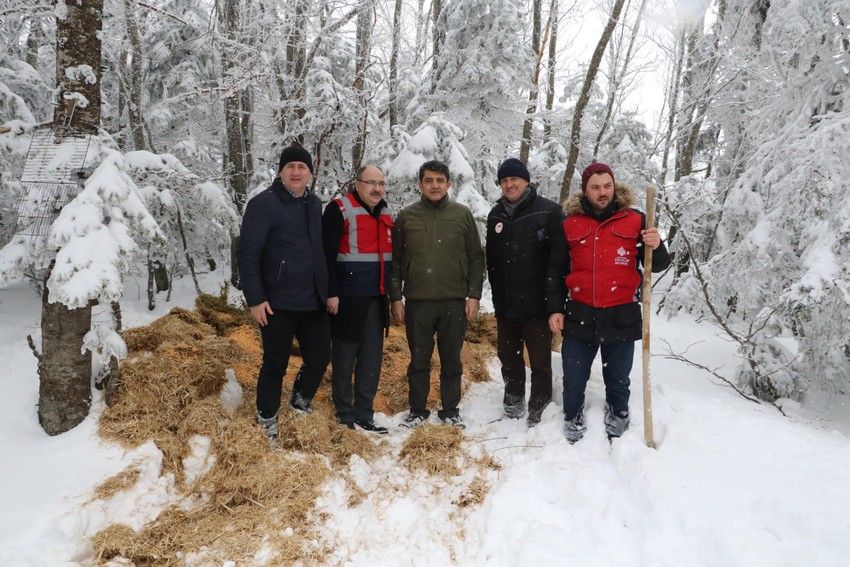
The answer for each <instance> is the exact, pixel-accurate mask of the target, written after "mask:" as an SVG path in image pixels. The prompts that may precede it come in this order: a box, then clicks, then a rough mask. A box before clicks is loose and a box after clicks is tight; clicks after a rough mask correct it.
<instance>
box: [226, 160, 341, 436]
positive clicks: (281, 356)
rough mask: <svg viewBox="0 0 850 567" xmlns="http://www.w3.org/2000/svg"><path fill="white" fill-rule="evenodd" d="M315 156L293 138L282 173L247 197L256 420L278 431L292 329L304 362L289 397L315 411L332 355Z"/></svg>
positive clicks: (246, 285) (241, 255)
mask: <svg viewBox="0 0 850 567" xmlns="http://www.w3.org/2000/svg"><path fill="white" fill-rule="evenodd" d="M312 180H313V159H312V157H311V156H310V154H309V152H307V150H305V149H304V148H301V147H297V146H292V147H289V148H286V149H285V150H283V152H281V154H280V163H279V167H278V178H276V179H275V180H274V182H273V183H272V185H271V186H270V187H269V188H268V189H266V190H265V191H263V192H262V193H259V194H258V195H256V196H255V197H254V198H253V199H251V200H250V201H248V204H247V206H246V207H245V216H244V217H243V219H242V230H241V233H240V235H239V249H238V251H237V262H238V265H239V275H240V278H241V281H242V291H243V293H244V294H245V301H246V302H247V303H248V306H249V307H250V309H251V315H252V316H253V317H254V320H255V321H257V323H259V325H260V334H261V335H262V340H263V364H262V366H261V367H260V375H259V379H258V380H257V422H258V423H259V424H260V425H261V426H262V427H263V429H264V430H265V433H266V435H267V436H268V437H269V439H271V440H274V439H275V438H276V437H277V433H278V427H277V417H278V411H279V410H280V398H281V391H282V384H283V376H284V374H286V368H287V365H288V364H289V354H290V351H291V350H292V339H293V337H297V338H298V344H299V346H300V348H301V357H302V358H303V359H304V363H303V365H302V366H301V370H300V371H299V372H298V375H297V376H296V378H295V383H294V384H293V386H292V395H291V397H290V400H289V405H290V407H291V408H292V409H294V410H296V411H299V412H307V413H309V412H310V402H311V401H312V400H313V396H315V395H316V391H317V390H318V388H319V383H320V382H321V380H322V376H323V375H324V373H325V370H326V369H327V366H328V362H329V360H330V326H329V322H328V314H327V307H326V302H327V299H328V269H327V264H326V263H325V254H324V249H323V247H322V202H321V200H320V199H319V198H318V197H317V196H316V195H315V194H314V193H313V192H312V191H311V190H310V182H311V181H312Z"/></svg>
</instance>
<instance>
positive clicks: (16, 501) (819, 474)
mask: <svg viewBox="0 0 850 567" xmlns="http://www.w3.org/2000/svg"><path fill="white" fill-rule="evenodd" d="M223 278H224V276H223V275H222V274H208V275H206V276H205V277H204V278H202V287H203V288H204V289H205V290H206V291H208V292H215V291H216V290H217V289H218V286H219V283H220V282H221V281H222V279H223ZM177 283H178V290H177V292H176V293H175V296H174V297H175V300H174V301H172V302H171V303H169V304H166V303H165V301H164V295H162V294H160V296H159V298H158V300H159V303H158V306H157V309H156V311H154V312H152V313H150V312H148V311H147V310H146V309H144V304H145V298H144V290H143V289H141V288H140V287H138V285H137V284H135V283H132V282H131V284H130V286H129V287H128V289H127V290H125V299H126V300H125V301H124V302H123V309H124V324H125V327H130V326H134V325H139V324H144V323H147V322H149V321H150V320H152V319H153V318H155V317H158V316H160V315H162V314H164V313H165V312H167V311H168V310H169V309H170V308H171V307H173V306H175V305H191V303H192V301H193V293H192V284H191V280H188V278H187V279H184V280H182V281H179V282H177ZM39 309H40V307H39V298H38V297H37V296H36V294H35V293H33V292H32V290H30V289H29V288H28V287H27V285H26V284H24V283H19V284H15V285H12V286H9V287H6V288H3V289H0V345H2V352H3V356H2V358H1V359H0V447H2V449H0V450H2V453H3V459H2V460H3V464H2V468H0V470H1V471H2V472H0V507H1V508H2V512H0V565H4V566H5V565H14V566H36V565H45V566H48V565H49V566H51V567H52V566H57V565H78V564H85V561H86V560H87V559H90V557H91V556H90V553H91V549H90V547H89V546H88V544H87V543H86V540H85V537H86V536H87V535H92V534H94V533H96V532H97V531H98V530H100V529H102V528H103V527H105V526H106V525H108V524H109V523H112V522H119V521H120V522H124V523H130V524H131V525H136V526H138V525H141V523H142V522H143V521H145V520H146V519H149V518H152V517H154V516H155V514H156V513H157V511H158V510H160V509H161V508H162V507H163V506H164V505H165V504H166V503H167V502H168V500H169V499H170V498H172V497H173V493H172V490H173V487H172V486H170V485H169V483H168V482H167V480H166V479H163V478H162V477H160V476H159V468H158V464H157V459H156V457H157V453H158V451H157V450H156V449H155V447H153V446H152V444H148V445H145V446H143V447H141V448H140V449H138V450H135V451H132V452H125V451H123V450H122V449H120V448H118V447H116V446H114V445H110V444H108V443H105V442H102V441H100V440H99V439H98V438H97V436H96V420H97V417H98V414H99V413H100V411H101V410H102V401H101V400H100V399H99V398H97V397H96V398H95V403H94V406H93V410H92V412H91V415H90V416H89V417H88V419H86V420H85V421H84V422H83V423H82V424H81V425H80V426H78V427H77V428H75V429H74V430H72V431H70V432H68V433H65V434H63V435H60V436H57V437H54V438H51V437H48V436H47V435H46V434H44V433H43V431H42V430H41V428H40V427H39V425H38V422H37V417H36V408H35V404H36V402H37V399H38V379H37V376H36V360H35V358H34V357H33V355H32V354H31V353H30V352H29V349H28V347H27V344H26V340H25V338H26V335H27V334H30V333H31V334H33V337H34V338H35V339H36V344H38V342H39V329H38V326H39V317H40V313H39ZM665 341H666V342H668V343H669V344H670V346H671V347H672V348H673V349H674V350H675V351H677V352H684V351H687V356H688V357H689V358H690V359H692V360H694V361H696V362H699V363H700V364H704V365H706V366H709V367H712V368H718V372H719V373H720V374H722V375H724V376H727V377H731V376H732V375H733V372H734V369H735V367H736V365H737V361H736V358H735V352H734V347H733V346H732V345H730V344H729V343H728V342H727V341H724V340H722V338H720V337H719V336H718V335H717V334H716V331H715V329H714V328H713V327H711V326H710V325H709V324H707V323H705V322H699V323H698V322H695V321H694V320H693V319H691V318H689V317H687V316H679V317H677V318H675V319H673V320H670V321H666V320H664V319H662V318H660V317H655V318H654V319H653V345H652V347H653V348H652V350H653V353H654V357H653V360H652V374H651V376H652V382H653V415H654V429H655V439H656V444H657V448H656V449H654V450H653V449H649V448H647V447H646V446H645V445H644V442H643V412H642V394H641V387H640V380H641V374H640V372H641V366H640V349H639V346H638V352H637V353H636V358H635V369H634V371H633V373H632V378H633V383H632V401H631V410H632V416H633V418H632V427H631V429H630V430H629V431H628V432H627V434H626V435H625V436H624V437H623V438H622V439H620V440H618V441H615V443H614V445H613V447H609V444H608V442H607V440H606V438H605V434H604V428H603V425H602V405H603V400H604V391H603V388H602V384H601V377H600V374H599V370H600V368H599V366H598V361H597V366H595V367H594V372H593V377H592V379H591V383H590V385H589V388H588V410H587V417H588V432H587V435H586V436H585V438H584V439H583V440H582V441H581V442H579V443H578V444H576V445H574V446H571V445H569V444H567V443H566V441H565V440H564V438H563V436H562V433H561V423H562V418H563V415H562V412H561V401H560V385H561V372H560V356H559V355H558V354H557V353H553V365H554V369H555V374H556V378H555V394H556V395H555V401H556V403H554V404H552V405H551V406H550V407H549V408H547V410H546V412H545V413H544V417H543V421H542V423H541V424H540V425H539V426H538V427H536V428H534V429H531V430H529V429H528V428H527V427H526V425H525V422H524V421H523V420H519V421H516V420H499V417H500V414H501V395H502V386H501V384H500V380H499V378H498V376H499V374H498V363H497V362H496V361H493V363H492V364H491V374H492V375H493V376H494V380H493V381H492V382H489V383H482V384H474V385H473V386H472V387H471V388H470V390H469V392H468V394H467V395H466V397H465V399H464V400H463V403H462V406H461V412H462V415H463V416H464V419H465V421H466V422H467V429H466V430H465V432H464V435H465V437H466V438H467V439H468V440H469V443H470V444H473V445H479V446H482V447H483V448H486V449H487V450H488V451H489V452H490V453H491V454H492V455H493V456H494V457H496V458H497V459H498V460H499V462H500V463H501V464H502V465H503V468H502V470H501V471H499V472H498V473H495V472H494V473H492V477H491V479H490V480H491V483H492V487H491V491H490V493H489V495H488V496H487V498H486V499H485V501H484V502H483V503H482V504H481V505H479V506H477V507H474V508H472V509H463V510H460V509H458V508H457V507H456V506H455V505H454V504H452V500H453V497H456V494H454V493H453V491H454V490H456V485H453V484H452V483H443V482H441V481H431V482H428V481H427V479H425V478H424V477H423V476H421V475H414V474H412V473H410V472H409V471H408V470H407V469H406V468H404V467H401V466H399V465H398V462H397V461H396V460H394V459H391V458H382V459H380V460H378V461H377V462H375V463H372V464H371V465H370V464H368V463H366V462H365V461H363V460H361V459H359V458H357V457H355V458H353V459H352V461H351V464H350V470H351V476H352V477H353V478H354V479H355V481H356V482H357V484H358V485H359V486H360V488H362V489H363V490H365V492H366V493H367V496H366V497H365V498H364V499H363V500H362V501H361V502H360V503H359V504H358V505H357V506H356V507H354V508H349V507H348V504H347V503H348V495H347V494H346V493H345V488H344V484H343V483H342V482H340V481H331V482H329V483H328V485H327V486H326V490H325V492H324V494H323V496H322V497H321V498H320V500H319V501H318V503H317V512H319V513H323V514H326V515H327V517H326V520H325V522H324V524H323V525H322V526H321V527H320V529H319V533H320V534H321V538H322V539H323V540H325V541H334V542H335V550H334V552H333V553H332V555H331V556H330V557H329V558H328V564H333V565H358V566H367V565H368V566H374V565H387V566H394V565H405V566H407V565H416V566H444V565H488V566H520V565H523V566H524V565H583V566H597V565H598V566H604V565H612V566H617V567H623V566H631V565H635V566H637V565H641V566H664V565H671V566H674V565H675V566H677V567H680V566H715V565H716V566H730V565H746V566H765V567H768V566H770V567H775V566H801V567H802V566H807V567H808V566H836V567H838V566H843V565H847V564H848V561H850V441H848V438H847V436H846V435H847V432H848V430H850V427H848V425H850V418H848V411H847V403H846V401H847V398H846V396H841V395H836V396H832V397H828V396H824V395H818V396H812V401H810V402H808V403H806V404H804V405H803V406H800V405H799V404H795V403H786V404H785V405H784V408H785V411H786V413H788V414H789V417H785V416H783V415H782V414H781V413H780V412H779V411H778V410H777V409H776V408H774V407H771V406H769V405H763V404H762V405H759V404H755V403H752V402H750V401H748V400H745V399H744V398H742V397H741V396H739V395H738V394H737V393H735V392H734V391H732V390H731V389H730V388H729V387H728V386H726V385H724V384H722V383H720V382H719V381H717V380H716V379H715V378H713V377H711V376H710V375H709V374H707V373H705V372H703V371H700V370H698V369H696V368H694V367H693V366H689V365H686V364H684V363H681V362H677V361H674V360H670V359H667V358H664V356H663V353H664V344H663V343H664V342H665ZM252 402H253V400H246V403H252ZM402 417H403V414H400V415H396V416H383V415H379V416H378V420H379V421H382V422H383V423H385V424H386V425H389V426H390V428H391V434H390V435H389V436H388V437H389V442H390V443H392V444H394V445H395V446H398V447H400V446H401V444H402V443H403V441H404V439H405V437H406V435H408V433H407V432H406V430H404V429H403V428H399V427H396V426H395V425H396V424H397V423H398V422H399V421H400V420H401V419H402ZM432 419H433V418H432ZM842 432H843V433H842ZM199 443H200V445H201V446H199V451H200V452H201V453H202V452H203V447H202V445H203V441H202V440H199ZM133 461H136V462H141V463H144V467H143V474H142V476H141V479H140V481H139V483H138V484H137V485H136V488H135V489H134V490H131V491H129V492H127V493H124V494H122V495H119V496H116V497H115V498H113V499H112V500H111V501H110V502H108V503H103V502H96V503H91V502H90V490H91V489H92V488H93V487H94V486H95V485H97V484H98V483H100V482H102V481H103V480H105V479H106V478H108V477H109V476H111V475H112V474H114V473H116V472H118V471H120V470H121V469H123V468H124V467H126V466H127V465H128V464H129V463H130V462H133ZM463 474H473V473H472V472H471V471H469V472H465V473H463ZM257 560H258V564H259V563H260V562H261V561H262V555H258V558H257ZM186 563H187V564H193V565H207V564H215V565H221V564H222V562H221V560H214V558H212V557H205V556H204V555H203V554H199V555H195V556H189V557H187V559H186ZM225 564H227V563H225Z"/></svg>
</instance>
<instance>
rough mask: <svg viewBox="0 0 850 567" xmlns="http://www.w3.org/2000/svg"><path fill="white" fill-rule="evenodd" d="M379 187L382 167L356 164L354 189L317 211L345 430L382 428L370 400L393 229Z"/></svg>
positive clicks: (385, 322)
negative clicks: (320, 212)
mask: <svg viewBox="0 0 850 567" xmlns="http://www.w3.org/2000/svg"><path fill="white" fill-rule="evenodd" d="M385 188H386V183H385V181H384V174H383V172H381V170H380V169H379V168H378V167H377V166H374V165H365V166H363V167H361V168H360V169H359V170H357V173H356V175H355V179H354V188H353V190H352V191H351V192H349V193H347V194H346V195H344V196H342V197H340V198H339V199H334V200H333V201H331V202H330V203H328V206H327V207H325V213H324V215H323V216H322V239H323V241H324V244H325V258H326V259H327V263H328V273H329V277H330V285H329V292H328V301H327V306H328V312H329V313H330V314H331V351H332V354H331V365H332V366H333V370H332V373H331V384H332V386H333V401H334V406H335V407H336V417H337V419H338V420H339V422H340V423H342V424H343V425H345V426H347V427H349V428H350V429H354V428H355V426H357V427H359V428H361V429H364V430H366V431H372V432H375V433H380V434H384V433H387V429H386V428H385V427H383V426H381V425H378V424H376V423H375V421H374V410H373V402H374V400H375V393H376V392H377V391H378V379H379V377H380V374H381V361H382V357H383V350H384V333H385V331H386V330H387V329H389V304H388V302H387V293H388V292H389V282H390V274H391V271H392V229H393V221H392V218H391V216H390V211H389V208H388V207H387V203H386V201H384V190H385ZM352 373H353V374H354V388H353V389H352V384H351V377H352Z"/></svg>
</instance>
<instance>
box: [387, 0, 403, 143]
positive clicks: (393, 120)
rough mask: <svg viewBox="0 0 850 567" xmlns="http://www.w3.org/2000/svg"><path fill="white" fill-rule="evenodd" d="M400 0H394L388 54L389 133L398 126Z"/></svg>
mask: <svg viewBox="0 0 850 567" xmlns="http://www.w3.org/2000/svg"><path fill="white" fill-rule="evenodd" d="M403 6H404V3H403V1H402V0H395V9H394V11H393V40H392V41H393V45H392V50H391V52H390V85H389V87H390V132H392V130H393V127H394V126H396V125H397V124H398V52H399V47H400V46H399V44H400V43H401V9H402V7H403Z"/></svg>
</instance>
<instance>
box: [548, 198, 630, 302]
mask: <svg viewBox="0 0 850 567" xmlns="http://www.w3.org/2000/svg"><path fill="white" fill-rule="evenodd" d="M640 226H641V216H640V214H638V213H636V212H635V211H633V210H631V209H621V210H619V211H617V212H616V213H614V214H613V215H611V216H610V217H608V218H607V219H605V220H604V221H599V220H597V219H594V218H593V217H590V216H588V215H585V214H574V215H571V216H569V217H567V218H566V220H565V221H564V234H565V235H566V237H567V245H568V246H569V251H570V273H569V274H567V277H566V281H565V283H566V285H567V291H568V293H569V296H570V298H571V299H573V300H575V301H579V302H581V303H584V304H586V305H591V306H593V307H613V306H615V305H623V304H625V303H631V302H633V301H635V293H636V292H637V290H638V287H639V286H640V280H641V276H640V273H639V272H638V269H637V258H638V256H637V254H638V243H639V242H640Z"/></svg>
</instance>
